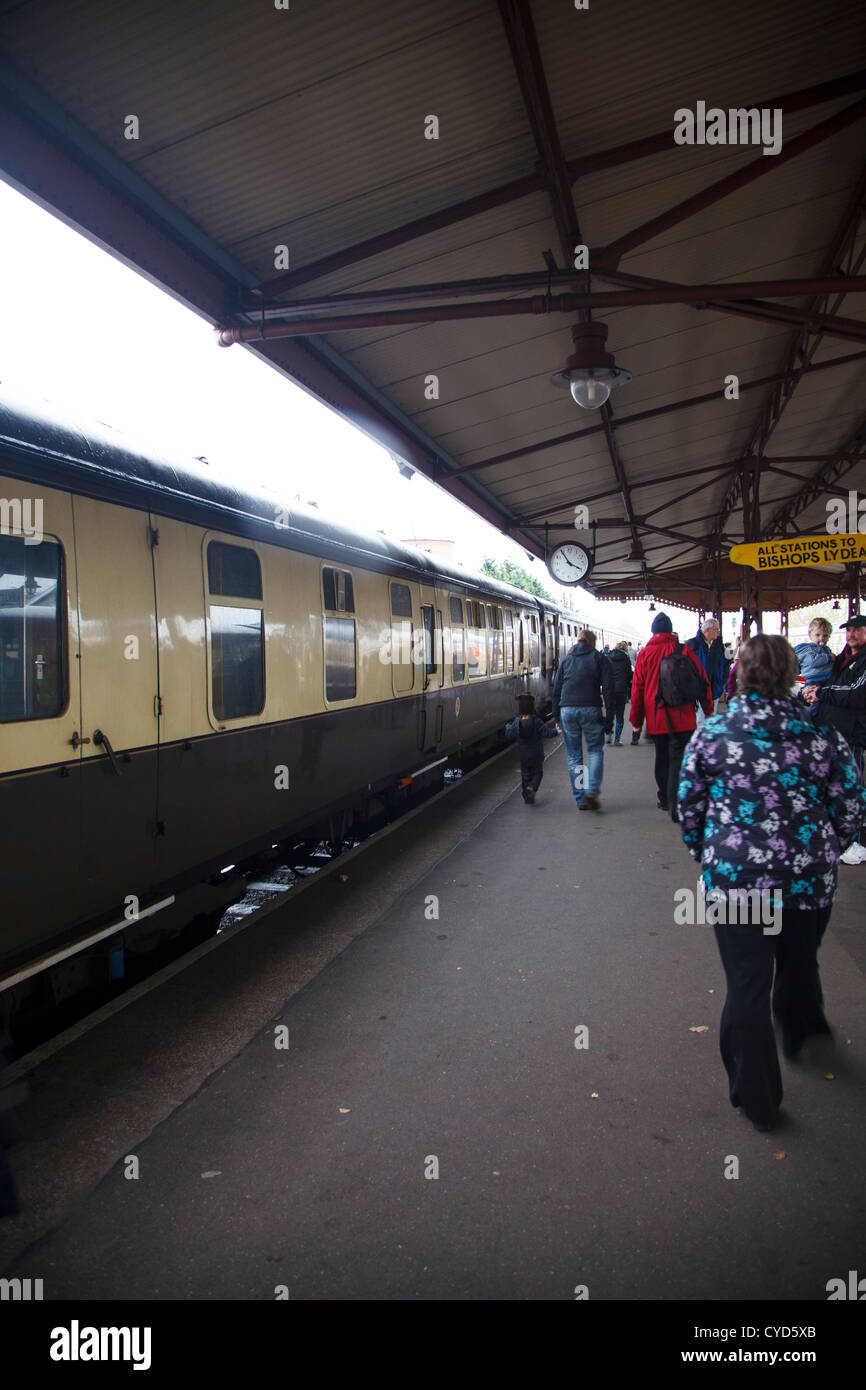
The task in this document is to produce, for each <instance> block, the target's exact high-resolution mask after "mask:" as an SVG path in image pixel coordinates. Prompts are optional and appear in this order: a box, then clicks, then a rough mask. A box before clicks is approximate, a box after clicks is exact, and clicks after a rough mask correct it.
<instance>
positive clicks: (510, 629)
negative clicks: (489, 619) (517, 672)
mask: <svg viewBox="0 0 866 1390" xmlns="http://www.w3.org/2000/svg"><path fill="white" fill-rule="evenodd" d="M505 664H506V669H507V670H509V671H513V670H514V614H513V613H512V611H511V609H510V608H506V610H505Z"/></svg>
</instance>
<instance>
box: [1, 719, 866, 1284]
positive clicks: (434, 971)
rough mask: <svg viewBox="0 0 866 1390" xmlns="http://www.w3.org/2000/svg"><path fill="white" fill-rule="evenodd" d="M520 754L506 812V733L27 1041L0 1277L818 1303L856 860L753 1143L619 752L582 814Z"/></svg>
mask: <svg viewBox="0 0 866 1390" xmlns="http://www.w3.org/2000/svg"><path fill="white" fill-rule="evenodd" d="M548 746H549V747H552V748H553V752H552V753H550V755H549V756H548V759H547V762H546V765H545V777H544V782H543V784H542V787H541V791H540V794H539V798H538V802H537V804H536V805H535V806H533V807H527V806H525V805H524V804H523V802H522V800H521V797H520V792H519V780H518V777H519V774H518V770H517V760H516V754H515V753H514V752H513V750H512V751H509V753H507V754H506V755H504V756H503V757H502V758H500V759H497V760H496V761H495V762H494V763H493V764H491V765H488V766H487V767H485V768H484V769H482V770H481V771H480V772H478V773H477V774H475V775H474V776H473V777H471V778H469V779H467V780H466V781H465V782H464V783H462V784H460V785H459V786H458V787H457V788H456V789H455V790H453V791H451V792H449V793H446V794H445V795H444V796H442V797H441V798H439V799H437V800H436V801H435V802H434V803H432V804H430V805H428V806H427V807H425V808H423V809H422V810H421V811H420V812H418V813H416V814H415V815H414V816H413V817H412V818H411V819H410V820H409V821H408V822H407V823H405V824H403V825H401V826H400V827H399V828H397V829H396V830H393V831H392V833H390V834H389V835H387V836H385V837H384V838H383V839H382V840H381V842H378V843H373V844H371V845H369V846H367V847H366V848H364V849H363V850H362V851H361V852H356V853H355V854H353V855H352V856H351V857H349V858H348V859H347V860H345V861H341V863H340V864H335V865H334V866H333V867H332V868H331V869H330V870H329V871H328V872H327V873H326V874H323V875H321V876H320V877H319V878H317V879H316V880H314V881H313V882H311V883H310V885H309V886H308V887H307V888H306V889H305V890H304V891H303V893H301V894H300V895H299V896H298V897H297V898H295V896H294V895H290V896H289V897H288V898H287V900H285V901H283V902H280V903H279V904H278V905H277V907H276V908H275V909H274V910H272V911H271V912H270V913H269V914H268V915H267V916H265V917H264V918H262V919H261V920H258V921H257V922H255V923H254V924H252V925H250V926H249V927H247V928H246V929H244V930H241V931H239V932H237V933H236V934H235V935H233V936H232V937H231V938H230V939H228V940H226V941H223V942H221V943H220V944H219V945H218V946H217V947H216V948H215V949H211V950H206V951H205V952H204V953H203V954H201V955H200V958H199V959H197V960H196V961H195V962H194V963H193V964H190V965H187V966H186V967H185V968H183V969H180V970H178V972H177V973H176V974H175V975H174V977H173V978H171V979H169V980H168V981H167V982H165V983H163V984H162V985H161V987H160V988H159V989H157V990H151V991H149V992H147V993H144V994H143V995H142V997H141V998H139V999H137V1000H136V1001H135V1002H134V1003H132V1004H131V1005H129V1006H127V1007H125V1008H123V1009H122V1010H121V1011H119V1012H117V1013H116V1014H115V1015H114V1016H113V1017H110V1018H108V1019H106V1020H105V1021H104V1022H102V1023H100V1024H99V1025H98V1026H97V1027H95V1028H93V1029H91V1030H90V1031H89V1032H87V1033H86V1034H84V1036H82V1037H80V1038H79V1039H78V1040H77V1041H75V1042H73V1043H71V1044H70V1045H69V1046H67V1047H65V1048H64V1049H63V1050H62V1051H60V1052H59V1053H57V1054H56V1055H55V1056H54V1057H52V1058H50V1059H49V1060H47V1061H46V1062H44V1063H43V1064H42V1065H41V1066H39V1067H38V1068H37V1069H36V1071H35V1072H34V1073H33V1074H32V1075H31V1077H30V1085H31V1091H32V1106H31V1114H30V1117H29V1127H30V1137H29V1138H25V1139H24V1140H23V1141H22V1142H21V1143H19V1144H18V1145H17V1146H16V1147H15V1148H14V1149H13V1150H12V1152H11V1154H10V1159H11V1161H12V1163H13V1166H14V1169H15V1171H16V1174H17V1176H18V1179H19V1182H20V1188H21V1197H22V1201H23V1204H24V1211H23V1213H22V1215H21V1216H20V1217H18V1218H15V1219H14V1220H11V1221H5V1222H3V1223H2V1225H0V1267H2V1272H3V1274H5V1275H9V1276H13V1275H18V1276H22V1277H27V1276H31V1277H34V1278H42V1279H43V1280H44V1288H45V1298H46V1299H73V1298H83V1299H142V1300H149V1299H160V1300H162V1299H194V1300H199V1299H201V1300H205V1299H244V1300H260V1299H266V1300H272V1299H273V1298H274V1297H275V1289H276V1288H277V1286H280V1285H284V1286H286V1288H287V1290H288V1293H289V1295H290V1297H291V1299H293V1300H294V1299H302V1300H305V1299H315V1300H323V1299H417V1300H421V1299H455V1300H493V1299H507V1300H512V1299H514V1300H523V1299H565V1300H572V1299H574V1297H575V1289H576V1288H577V1287H578V1286H585V1287H586V1289H587V1292H588V1296H589V1297H590V1299H593V1300H595V1299H652V1300H656V1299H662V1300H673V1299H686V1300H689V1299H719V1300H725V1299H760V1300H764V1299H771V1300H772V1299H809V1300H825V1299H826V1293H825V1286H826V1283H827V1281H828V1280H829V1279H831V1278H834V1277H838V1276H842V1277H845V1276H846V1275H847V1271H848V1270H849V1269H856V1268H858V1262H859V1264H862V1254H863V1249H864V1234H866V1210H864V1208H866V1200H864V1185H863V1180H862V1171H861V1169H862V1163H861V1156H860V1155H861V1145H860V1140H861V1139H862V1135H863V1132H864V1120H866V1088H864V1086H863V1077H864V1070H866V1067H864V1028H863V1025H864V1019H866V990H864V968H866V949H864V943H863V939H862V933H861V932H860V930H859V926H858V924H862V907H861V906H860V904H862V889H863V887H864V885H866V866H864V867H862V868H846V867H845V866H842V868H841V870H840V873H841V886H840V892H839V895H838V896H837V900H836V908H835V910H834V918H833V921H832V922H831V925H830V929H829V932H828V935H827V938H826V940H825V944H824V946H823V947H822V951H821V965H822V976H823V982H824V991H825V996H826V1000H827V1010H828V1016H829V1017H830V1019H831V1021H832V1023H833V1024H834V1026H835V1027H836V1028H837V1030H838V1036H839V1039H840V1043H841V1047H840V1052H841V1058H840V1064H839V1066H838V1067H837V1068H836V1071H835V1075H834V1079H832V1080H828V1079H825V1077H824V1076H823V1075H821V1074H820V1073H819V1074H815V1073H810V1072H805V1071H802V1070H799V1069H793V1068H791V1067H786V1066H784V1064H783V1075H784V1085H785V1099H784V1101H783V1108H784V1111H785V1116H786V1121H785V1124H784V1127H783V1128H781V1129H780V1130H779V1131H777V1132H776V1133H774V1134H770V1135H760V1134H758V1133H756V1132H755V1131H754V1130H753V1128H752V1127H751V1125H749V1124H748V1122H746V1121H745V1120H744V1119H742V1118H741V1117H740V1116H739V1115H738V1114H737V1113H736V1112H735V1111H734V1110H733V1109H732V1108H731V1106H730V1104H729V1102H728V1098H727V1087H726V1078H725V1075H724V1071H723V1069H722V1065H721V1061H720V1058H719V1053H718V1023H719V1015H720V1012H721V1006H722V1003H723V1000H724V978H723V974H722V969H721V965H720V962H719V959H718V954H717V950H716V945H715V940H714V938H713V935H712V930H711V928H708V927H705V926H704V927H701V926H677V925H675V924H674V921H673V894H674V891H675V889H676V888H678V887H688V886H691V887H694V885H695V880H696V877H697V873H696V866H694V864H693V861H692V860H691V859H690V858H689V856H688V854H687V852H686V850H685V848H684V846H683V844H682V841H681V838H680V835H679V831H678V828H677V827H676V826H675V825H674V824H672V822H671V821H670V820H669V818H668V817H666V816H665V815H663V814H662V813H660V812H659V811H657V810H656V808H655V786H654V782H653V777H652V749H651V747H650V746H649V745H647V744H641V745H639V746H638V747H636V748H632V747H630V746H628V745H624V746H622V747H620V748H606V749H605V771H604V783H603V787H602V798H603V811H602V813H600V814H597V815H596V814H593V813H589V812H586V813H579V812H578V811H577V809H576V807H575V805H574V802H573V799H572V797H571V794H570V789H569V785H568V777H567V769H566V764H565V756H564V751H563V749H562V746H561V744H553V745H548ZM434 900H438V917H436V916H434V915H433V913H434V911H435V901H434ZM279 1025H285V1026H287V1028H288V1030H289V1033H288V1038H289V1047H288V1049H287V1050H281V1049H278V1048H276V1047H275V1032H274V1029H275V1027H277V1026H279ZM579 1027H585V1028H586V1029H587V1030H588V1046H587V1047H585V1048H582V1047H581V1048H578V1047H575V1039H576V1034H575V1030H576V1029H577V1028H579ZM702 1029H703V1030H706V1031H700V1030H702ZM849 1039H850V1044H849V1043H848V1042H847V1040H849ZM128 1155H134V1156H135V1157H136V1158H137V1159H138V1166H139V1177H138V1178H137V1179H129V1178H126V1177H124V1166H125V1165H124V1160H125V1159H126V1158H127V1156H128ZM732 1157H735V1158H736V1159H737V1160H738V1167H739V1176H738V1177H737V1178H735V1179H734V1178H731V1177H726V1176H725V1172H726V1170H727V1171H729V1172H730V1171H731V1166H732V1165H731V1158H732ZM434 1159H435V1160H436V1163H434V1162H433V1160H434ZM437 1164H438V1177H434V1176H425V1174H427V1173H431V1172H433V1171H435V1169H436V1166H437Z"/></svg>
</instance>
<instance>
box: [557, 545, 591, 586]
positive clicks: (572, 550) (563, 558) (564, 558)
mask: <svg viewBox="0 0 866 1390" xmlns="http://www.w3.org/2000/svg"><path fill="white" fill-rule="evenodd" d="M547 568H548V569H549V570H550V573H551V575H552V576H553V578H554V579H555V580H556V582H557V584H582V583H583V581H584V579H586V577H587V575H588V574H589V572H590V570H591V569H592V560H591V558H590V554H589V551H588V550H585V549H584V547H583V546H582V545H578V544H577V542H576V541H566V542H565V544H564V545H558V546H557V547H556V549H555V550H553V551H551V553H550V555H549V556H548V558H547Z"/></svg>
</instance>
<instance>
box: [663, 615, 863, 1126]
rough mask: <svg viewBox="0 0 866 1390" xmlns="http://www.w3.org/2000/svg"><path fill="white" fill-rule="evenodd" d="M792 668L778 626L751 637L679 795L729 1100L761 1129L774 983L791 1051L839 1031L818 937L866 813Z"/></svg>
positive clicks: (769, 1118) (770, 1088)
mask: <svg viewBox="0 0 866 1390" xmlns="http://www.w3.org/2000/svg"><path fill="white" fill-rule="evenodd" d="M796 678H797V658H796V656H795V655H794V651H793V648H792V647H791V646H789V644H788V643H787V642H786V641H785V639H784V638H783V637H765V636H763V635H759V636H757V637H753V638H752V639H751V641H748V642H745V643H744V644H743V646H742V647H741V648H740V652H739V666H738V669H737V690H738V694H737V696H736V697H735V698H734V699H733V700H732V701H731V705H730V708H729V711H728V713H727V714H725V715H714V716H713V717H711V718H710V719H708V720H707V721H706V723H705V724H704V725H703V727H702V728H701V729H699V730H698V732H697V733H696V734H695V736H694V738H693V739H692V740H691V742H690V744H689V746H688V748H687V750H686V755H685V758H684V760H683V765H682V773H681V776H680V784H679V795H678V809H679V814H680V822H681V830H682V836H683V839H684V841H685V843H686V846H687V848H688V850H689V853H690V854H691V855H692V857H693V858H694V859H697V860H699V862H700V863H701V865H702V869H703V873H702V878H703V882H704V888H705V891H706V895H707V898H708V911H707V921H708V922H713V926H714V929H715V933H716V940H717V942H718V946H719V952H720V954H721V958H722V964H723V966H724V969H725V975H726V977H727V982H728V996H727V999H726V1000H725V1007H724V1010H723V1012H722V1020H721V1030H720V1045H721V1053H722V1060H723V1062H724V1064H725V1068H726V1070H727V1073H728V1078H729V1082H730V1096H731V1104H732V1105H735V1106H741V1107H742V1109H743V1111H744V1113H745V1114H746V1115H747V1117H748V1118H749V1119H750V1120H751V1121H752V1122H753V1124H754V1125H755V1127H756V1128H757V1129H760V1130H767V1129H772V1128H773V1127H774V1125H775V1123H776V1118H777V1112H778V1109H779V1103H780V1101H781V1099H782V1077H781V1072H780V1070H779V1059H778V1056H777V1053H776V1043H775V1038H774V1036H773V1027H772V1020H771V992H772V1014H773V1016H774V1017H775V1019H776V1023H777V1025H778V1026H779V1029H780V1032H781V1036H782V1050H783V1052H784V1054H785V1056H786V1057H788V1058H790V1059H792V1060H793V1059H794V1058H796V1056H797V1054H798V1053H799V1051H800V1049H801V1048H802V1046H803V1043H804V1042H805V1041H806V1039H807V1038H809V1037H814V1036H816V1035H825V1036H827V1035H830V1036H832V1035H831V1034H830V1027H829V1024H828V1023H827V1020H826V1018H825V1017H824V1010H823V998H822V993H821V982H820V977H819V974H818V960H817V954H818V947H819V945H820V943H821V938H822V936H823V934H824V931H825V929H826V926H827V923H828V921H829V918H830V911H831V908H832V905H833V896H834V894H835V892H836V874H837V864H838V862H839V857H840V855H841V853H842V851H843V850H844V849H845V848H846V846H847V845H848V844H849V843H850V842H851V841H852V840H853V839H855V838H856V836H857V832H858V830H859V827H860V822H861V818H862V816H863V814H864V810H866V792H864V789H863V787H862V786H861V785H860V779H859V775H858V772H857V767H856V764H855V762H854V759H853V757H852V756H851V752H850V749H849V748H848V746H847V744H846V743H845V740H844V739H843V738H842V737H841V736H840V735H839V734H838V733H837V731H836V730H834V729H821V728H816V727H815V725H814V724H813V723H812V721H811V720H810V719H809V718H808V716H807V715H806V713H805V710H804V709H803V707H802V705H801V704H800V703H799V702H798V701H797V700H795V699H794V698H793V697H792V696H791V694H790V691H791V688H792V686H794V685H795V683H796ZM747 895H748V896H747ZM757 904H760V909H758V907H757ZM713 906H714V908H715V910H714V912H713V913H712V914H711V912H710V910H709V909H710V907H713ZM774 967H775V982H774V978H773V976H774Z"/></svg>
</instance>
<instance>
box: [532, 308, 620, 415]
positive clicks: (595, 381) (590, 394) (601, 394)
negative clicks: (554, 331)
mask: <svg viewBox="0 0 866 1390" xmlns="http://www.w3.org/2000/svg"><path fill="white" fill-rule="evenodd" d="M571 337H572V341H573V343H574V352H573V353H572V354H571V356H570V357H569V358H568V361H567V362H566V364H565V368H564V370H563V371H561V372H555V373H554V375H553V376H552V377H551V378H550V379H551V381H552V382H553V384H554V385H555V386H568V387H569V389H570V391H571V394H572V397H573V399H574V400H575V401H576V403H577V404H578V405H579V406H580V407H581V408H582V409H583V410H600V409H601V407H602V406H603V405H604V403H605V401H606V400H607V398H608V396H609V395H610V393H611V391H612V390H613V388H614V387H615V386H622V385H624V383H625V382H627V381H631V372H627V371H625V369H624V368H623V367H618V366H617V365H616V362H615V361H614V359H613V354H612V353H610V352H606V351H605V347H604V344H605V339H606V338H607V325H606V324H603V323H578V324H575V326H574V327H573V328H572V330H571Z"/></svg>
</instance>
